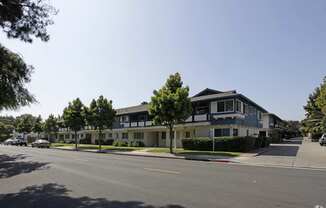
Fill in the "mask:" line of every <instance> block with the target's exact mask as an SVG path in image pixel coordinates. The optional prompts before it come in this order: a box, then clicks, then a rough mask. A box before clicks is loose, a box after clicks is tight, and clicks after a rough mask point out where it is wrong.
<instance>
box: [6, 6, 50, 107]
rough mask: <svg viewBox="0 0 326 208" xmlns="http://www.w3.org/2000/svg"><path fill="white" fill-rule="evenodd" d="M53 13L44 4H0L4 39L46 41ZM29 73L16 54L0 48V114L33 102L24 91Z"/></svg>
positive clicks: (32, 98) (28, 68) (27, 67)
mask: <svg viewBox="0 0 326 208" xmlns="http://www.w3.org/2000/svg"><path fill="white" fill-rule="evenodd" d="M56 13H57V11H56V10H55V9H54V8H53V7H52V6H51V5H49V4H48V2H47V1H46V0H0V28H2V30H3V32H4V33H6V34H7V37H8V38H17V39H20V40H22V41H24V42H29V43H31V42H32V41H33V36H34V37H36V38H39V39H41V40H42V41H48V40H49V34H48V32H47V26H49V25H51V24H53V21H52V20H51V16H52V15H55V14H56ZM32 70H33V67H32V66H29V65H27V64H26V63H25V62H24V60H23V59H22V58H21V57H20V56H19V55H18V54H16V53H13V52H11V51H10V50H8V49H6V48H5V47H3V46H2V45H1V44H0V89H1V90H0V111H1V110H3V109H16V108H18V107H19V106H25V105H28V104H31V103H33V102H35V101H36V100H35V98H34V97H33V95H31V94H30V93H29V92H28V90H27V88H26V87H25V85H26V83H28V82H30V79H31V73H32Z"/></svg>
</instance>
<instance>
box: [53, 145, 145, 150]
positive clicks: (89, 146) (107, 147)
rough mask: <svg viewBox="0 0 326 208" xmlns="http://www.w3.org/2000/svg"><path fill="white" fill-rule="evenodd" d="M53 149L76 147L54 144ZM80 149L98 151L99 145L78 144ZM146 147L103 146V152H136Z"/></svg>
mask: <svg viewBox="0 0 326 208" xmlns="http://www.w3.org/2000/svg"><path fill="white" fill-rule="evenodd" d="M51 146H52V147H75V144H63V143H52V144H51ZM78 149H98V145H94V144H78ZM141 149H144V147H116V146H112V145H102V150H112V151H135V150H141Z"/></svg>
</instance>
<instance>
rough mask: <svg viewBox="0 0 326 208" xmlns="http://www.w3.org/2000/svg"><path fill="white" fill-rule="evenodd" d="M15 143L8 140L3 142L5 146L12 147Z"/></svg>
mask: <svg viewBox="0 0 326 208" xmlns="http://www.w3.org/2000/svg"><path fill="white" fill-rule="evenodd" d="M13 142H14V140H13V139H6V140H5V141H4V142H3V144H4V145H12V144H13Z"/></svg>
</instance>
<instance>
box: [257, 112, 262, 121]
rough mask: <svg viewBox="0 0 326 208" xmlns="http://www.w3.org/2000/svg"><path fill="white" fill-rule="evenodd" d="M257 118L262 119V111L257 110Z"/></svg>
mask: <svg viewBox="0 0 326 208" xmlns="http://www.w3.org/2000/svg"><path fill="white" fill-rule="evenodd" d="M257 118H258V120H262V113H261V112H260V111H257Z"/></svg>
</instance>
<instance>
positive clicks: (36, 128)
mask: <svg viewBox="0 0 326 208" xmlns="http://www.w3.org/2000/svg"><path fill="white" fill-rule="evenodd" d="M32 131H33V132H35V133H37V139H40V133H42V132H43V122H42V117H41V115H39V116H38V117H37V118H36V119H35V122H34V125H33V129H32Z"/></svg>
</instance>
